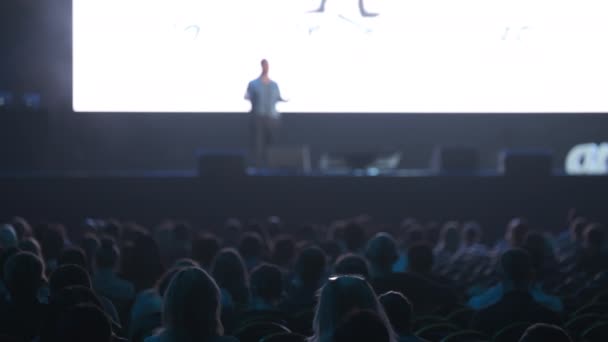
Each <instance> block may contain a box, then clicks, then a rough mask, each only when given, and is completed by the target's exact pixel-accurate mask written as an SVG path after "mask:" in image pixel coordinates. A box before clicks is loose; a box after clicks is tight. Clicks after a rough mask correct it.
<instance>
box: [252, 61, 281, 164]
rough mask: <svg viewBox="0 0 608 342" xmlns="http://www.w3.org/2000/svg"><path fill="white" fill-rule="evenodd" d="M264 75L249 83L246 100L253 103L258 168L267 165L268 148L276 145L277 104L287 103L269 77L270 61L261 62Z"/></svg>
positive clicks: (254, 145) (253, 127)
mask: <svg viewBox="0 0 608 342" xmlns="http://www.w3.org/2000/svg"><path fill="white" fill-rule="evenodd" d="M261 66H262V74H261V75H260V77H258V78H256V79H255V80H253V81H251V82H249V84H248V85H247V92H246V93H245V99H246V100H249V101H250V102H251V114H252V115H251V127H252V133H253V134H252V138H253V153H254V157H255V163H256V167H263V166H266V165H267V150H268V147H269V146H270V145H272V144H274V143H276V140H277V136H278V131H279V128H280V120H281V114H280V113H279V112H278V111H277V109H276V104H277V102H287V100H285V99H283V98H282V97H281V92H280V91H279V85H278V84H277V83H276V82H275V81H273V80H271V79H270V77H269V76H268V61H267V60H266V59H263V60H262V62H261Z"/></svg>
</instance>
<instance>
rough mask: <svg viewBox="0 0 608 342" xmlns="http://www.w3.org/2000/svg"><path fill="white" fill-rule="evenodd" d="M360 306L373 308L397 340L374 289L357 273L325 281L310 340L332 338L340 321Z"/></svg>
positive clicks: (324, 341)
mask: <svg viewBox="0 0 608 342" xmlns="http://www.w3.org/2000/svg"><path fill="white" fill-rule="evenodd" d="M356 310H370V311H371V312H373V313H375V314H377V315H378V316H379V317H380V320H381V321H382V324H383V325H384V327H385V329H386V330H387V331H388V335H389V336H390V340H391V341H394V336H396V334H395V333H394V331H393V328H392V327H391V324H390V322H389V320H388V318H387V317H386V313H385V312H384V308H383V307H382V305H381V304H380V302H379V301H378V298H377V297H376V294H375V293H374V290H373V289H372V288H371V286H370V285H369V284H368V283H367V282H366V281H365V280H364V279H363V278H361V277H357V276H338V277H331V278H329V280H328V281H327V282H326V283H325V285H323V287H322V288H321V291H320V297H319V303H318V305H317V308H316V311H315V316H314V319H313V332H314V334H313V336H312V337H311V338H310V340H309V341H311V342H326V341H327V342H329V341H332V340H333V336H334V334H335V333H336V330H337V329H338V327H339V325H340V323H341V322H342V321H343V320H344V319H345V318H346V317H347V316H348V315H349V314H351V313H352V312H353V311H356Z"/></svg>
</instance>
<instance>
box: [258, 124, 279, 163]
mask: <svg viewBox="0 0 608 342" xmlns="http://www.w3.org/2000/svg"><path fill="white" fill-rule="evenodd" d="M251 117H252V120H251V121H252V122H251V126H252V129H251V132H252V147H253V148H252V150H253V151H252V152H253V156H254V160H255V166H256V167H268V148H269V147H271V146H273V145H276V143H277V140H278V136H279V130H280V124H281V121H280V119H279V118H276V117H272V116H270V115H259V114H252V115H251Z"/></svg>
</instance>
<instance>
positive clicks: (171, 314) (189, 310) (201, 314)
mask: <svg viewBox="0 0 608 342" xmlns="http://www.w3.org/2000/svg"><path fill="white" fill-rule="evenodd" d="M220 315H221V308H220V290H219V288H218V286H217V284H216V283H215V281H214V280H213V278H211V276H209V274H207V272H205V271H204V270H203V269H201V268H198V267H187V268H183V269H180V270H179V271H178V272H177V273H176V274H175V275H174V276H173V279H172V280H171V283H170V284H169V288H168V289H167V292H166V293H165V296H164V299H163V325H164V327H165V328H166V329H167V332H168V334H169V335H170V336H172V337H173V338H174V340H175V341H204V340H207V339H209V338H211V337H215V336H221V335H223V334H224V328H223V326H222V323H221V321H220Z"/></svg>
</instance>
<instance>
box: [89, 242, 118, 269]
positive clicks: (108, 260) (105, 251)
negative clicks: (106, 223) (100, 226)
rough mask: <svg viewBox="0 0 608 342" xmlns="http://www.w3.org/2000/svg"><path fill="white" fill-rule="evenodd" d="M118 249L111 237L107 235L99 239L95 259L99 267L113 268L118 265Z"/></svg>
mask: <svg viewBox="0 0 608 342" xmlns="http://www.w3.org/2000/svg"><path fill="white" fill-rule="evenodd" d="M119 257H120V250H119V249H118V246H117V245H116V242H115V241H114V239H113V238H111V237H109V236H107V237H104V238H102V239H101V240H100V246H99V249H98V250H97V253H96V257H95V261H96V265H97V267H99V268H114V267H116V266H117V265H118V259H119Z"/></svg>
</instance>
